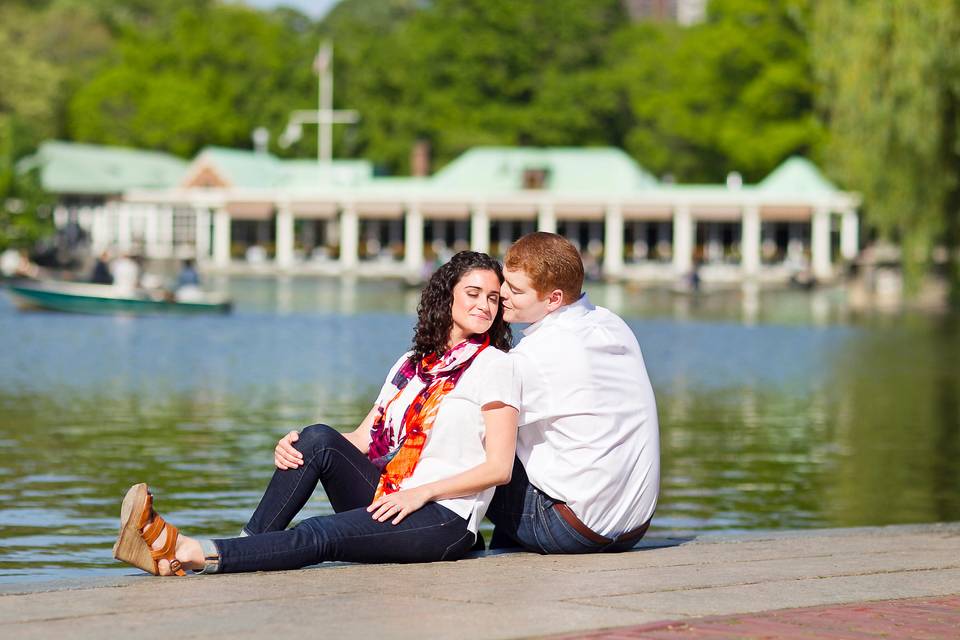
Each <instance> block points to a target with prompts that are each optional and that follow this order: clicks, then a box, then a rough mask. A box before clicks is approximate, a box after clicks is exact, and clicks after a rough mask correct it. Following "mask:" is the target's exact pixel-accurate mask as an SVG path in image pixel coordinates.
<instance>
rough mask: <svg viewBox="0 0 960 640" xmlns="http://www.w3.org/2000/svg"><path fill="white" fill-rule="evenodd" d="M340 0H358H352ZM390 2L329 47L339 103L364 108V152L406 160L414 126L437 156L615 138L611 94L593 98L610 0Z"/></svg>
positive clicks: (612, 15)
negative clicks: (364, 28)
mask: <svg viewBox="0 0 960 640" xmlns="http://www.w3.org/2000/svg"><path fill="white" fill-rule="evenodd" d="M344 5H345V6H344V10H346V9H347V8H350V9H356V10H357V11H359V5H360V3H359V1H357V2H352V3H351V2H350V0H346V2H345V3H344ZM415 5H423V6H420V7H419V8H417V6H415ZM338 9H339V7H338ZM393 11H394V13H393V15H394V16H396V17H397V20H396V21H395V22H394V23H393V24H391V25H389V26H387V27H386V28H385V29H382V30H375V29H371V30H369V31H368V32H367V33H366V34H357V32H356V31H352V33H354V34H357V37H358V38H359V39H360V40H361V41H363V43H362V44H357V43H350V44H346V45H345V46H344V49H345V50H346V53H345V54H344V56H343V57H338V69H337V73H338V76H337V86H338V87H339V88H338V92H340V91H341V88H342V92H341V93H340V96H341V97H342V99H343V102H342V104H345V105H347V106H349V107H352V108H356V109H358V110H359V111H360V113H361V117H362V119H363V120H362V122H361V124H360V127H359V133H358V137H359V140H358V144H357V147H358V149H359V150H361V151H362V152H363V153H364V154H365V155H367V156H368V157H370V158H371V159H373V160H374V161H375V162H378V163H380V164H383V165H386V166H388V167H390V168H391V169H393V170H397V171H405V170H406V169H407V163H408V159H409V153H410V149H411V146H412V145H413V143H414V141H415V140H417V139H418V138H426V139H429V140H430V142H431V143H432V147H433V152H434V157H435V159H436V161H437V164H438V165H439V164H442V163H444V162H446V161H448V160H450V159H451V158H453V157H455V156H457V155H458V154H460V153H462V152H463V151H464V150H465V149H467V148H469V147H472V146H475V145H480V144H581V143H590V142H594V143H604V144H611V143H614V144H615V143H616V142H617V139H618V136H619V135H620V132H619V131H617V130H616V129H611V128H610V126H609V125H610V123H611V122H614V121H616V118H615V115H616V112H617V108H616V100H614V99H606V98H604V99H598V98H599V96H598V95H597V94H599V93H600V92H602V91H604V90H607V89H608V88H610V83H608V82H605V81H604V79H603V78H602V76H595V75H593V74H594V72H597V71H599V70H600V69H601V68H602V67H603V65H604V62H605V53H606V50H607V44H608V42H609V40H610V38H611V37H612V36H613V34H614V33H615V32H616V31H617V30H618V29H620V28H621V27H623V26H624V25H625V24H626V16H625V14H624V12H623V9H622V6H621V4H620V2H619V1H618V0H604V1H602V2H590V3H584V2H579V1H578V0H557V1H555V2H549V3H545V2H484V1H481V0H457V1H455V0H436V1H435V2H431V3H403V2H396V3H394V7H393ZM380 15H381V18H382V16H383V15H384V14H380ZM329 20H331V21H332V22H333V23H334V24H333V28H331V32H332V33H333V35H334V37H335V38H336V42H337V43H339V42H340V41H341V35H342V34H343V32H344V30H343V29H342V27H341V25H342V24H343V22H344V21H343V20H342V18H341V16H340V15H338V14H337V10H334V12H332V13H331V16H330V18H329ZM337 47H338V51H340V48H341V45H340V44H337ZM354 51H355V52H358V53H357V54H354V53H352V52H354ZM568 86H569V88H570V89H571V90H567V88H568Z"/></svg>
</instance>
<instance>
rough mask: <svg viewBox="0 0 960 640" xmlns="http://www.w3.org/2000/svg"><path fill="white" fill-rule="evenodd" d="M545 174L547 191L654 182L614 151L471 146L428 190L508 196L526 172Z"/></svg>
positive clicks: (629, 186) (642, 185) (618, 188)
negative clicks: (465, 191)
mask: <svg viewBox="0 0 960 640" xmlns="http://www.w3.org/2000/svg"><path fill="white" fill-rule="evenodd" d="M527 170H544V171H546V181H545V184H544V187H543V190H545V191H549V192H586V193H591V192H611V191H619V192H622V191H634V190H636V189H643V188H650V187H655V186H657V180H656V178H654V177H653V176H652V175H651V174H649V173H647V172H646V171H644V170H643V168H642V167H640V165H638V164H637V163H636V162H635V161H634V160H633V159H632V158H631V157H630V156H628V155H627V154H626V153H624V152H623V151H621V150H620V149H616V148H614V147H585V148H575V147H549V148H536V147H475V148H473V149H470V150H469V151H467V152H466V153H464V154H463V155H461V156H459V157H458V158H457V159H456V160H454V161H453V162H451V163H450V164H448V165H447V166H446V167H444V168H443V169H441V170H440V171H438V172H437V173H436V174H435V175H434V176H433V178H432V179H431V180H430V183H431V186H432V187H439V188H444V189H471V190H481V191H485V192H488V193H490V192H509V191H516V190H520V189H522V188H523V180H524V172H525V171H527Z"/></svg>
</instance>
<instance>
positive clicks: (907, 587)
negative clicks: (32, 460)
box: [0, 523, 960, 640]
mask: <svg viewBox="0 0 960 640" xmlns="http://www.w3.org/2000/svg"><path fill="white" fill-rule="evenodd" d="M651 535H652V537H651V538H649V539H647V540H645V541H643V542H642V543H641V544H640V545H639V546H638V548H637V549H636V550H635V551H633V552H631V553H624V554H611V555H594V556H537V555H533V554H526V553H510V554H488V555H485V556H483V557H477V558H471V559H466V560H461V561H459V562H449V563H436V564H426V565H381V566H360V565H325V566H321V567H316V568H311V569H306V570H301V571H289V572H276V573H258V574H243V575H222V576H198V577H190V578H185V579H184V578H180V579H174V578H168V579H160V578H152V577H148V576H136V575H131V576H128V577H123V578H119V579H99V580H91V581H89V582H85V583H78V582H71V583H48V584H41V585H30V586H28V587H25V586H24V585H6V586H3V587H0V629H2V635H3V637H4V638H56V637H97V638H115V637H134V636H135V637H136V638H138V640H141V639H146V638H155V637H156V638H159V637H164V638H170V637H178V638H179V637H215V636H222V635H229V636H232V637H244V638H247V637H249V638H261V637H265V636H271V637H274V638H279V637H314V636H322V637H328V638H343V637H347V638H353V637H381V638H483V639H496V638H518V637H541V636H548V635H554V634H570V633H579V634H582V635H586V636H589V635H590V633H589V632H591V631H593V630H598V629H611V631H610V632H608V633H609V634H610V635H607V636H606V637H624V638H626V637H631V638H639V637H645V636H642V635H635V634H634V635H617V634H614V632H613V629H612V628H616V627H626V626H628V625H632V626H634V628H635V629H634V631H636V626H637V625H646V626H647V627H648V628H651V629H652V628H653V627H650V625H651V624H652V623H661V624H660V625H659V626H660V628H664V625H663V624H662V623H664V621H674V623H673V625H672V627H671V628H672V629H676V630H682V628H681V627H679V626H678V625H683V624H687V625H688V630H689V629H692V628H695V627H696V624H697V623H698V622H700V623H704V624H715V623H716V620H712V619H704V617H716V616H730V615H733V614H737V615H741V617H744V616H742V614H748V613H753V612H764V611H771V610H778V609H790V608H796V607H824V606H833V605H841V604H846V603H864V602H877V601H884V600H894V599H903V598H941V599H943V598H945V597H946V596H956V595H960V523H955V524H940V525H924V526H898V527H883V528H864V529H835V530H817V531H804V532H775V533H759V534H747V535H736V536H704V537H700V538H697V539H694V540H684V539H674V538H665V537H657V533H656V532H655V531H654V532H652V534H651ZM108 552H109V550H108V549H105V550H104V553H108ZM28 591H29V592H28ZM943 601H944V602H947V603H948V604H947V607H948V610H949V608H950V606H951V605H950V604H949V603H950V602H953V603H956V602H957V599H953V600H950V599H944V600H943ZM877 606H879V603H878V605H877ZM824 611H826V610H824ZM748 617H749V616H748ZM753 617H756V616H753ZM655 626H656V625H654V627H655ZM668 626H669V625H668ZM918 631H922V629H918ZM624 633H627V632H626V631H624ZM304 634H307V635H306V636H304ZM958 636H960V634H958ZM654 637H659V636H654ZM664 637H777V636H776V635H770V634H766V635H761V636H749V635H746V636H739V635H736V634H735V635H733V636H729V635H728V636H723V635H718V634H717V633H702V634H700V635H695V634H689V635H686V636H685V635H683V634H680V635H674V636H664ZM794 637H816V634H814V635H805V634H799V635H795V636H794ZM825 637H830V634H827V635H826V636H825ZM833 637H837V636H836V635H835V634H834V636H833ZM850 637H857V636H855V635H854V636H850ZM890 637H902V636H901V635H900V634H899V633H891V634H890ZM907 637H909V636H907ZM917 637H938V636H930V635H926V636H924V635H923V634H922V633H919V634H918V636H917Z"/></svg>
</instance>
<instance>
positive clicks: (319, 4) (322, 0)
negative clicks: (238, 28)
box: [242, 0, 340, 18]
mask: <svg viewBox="0 0 960 640" xmlns="http://www.w3.org/2000/svg"><path fill="white" fill-rule="evenodd" d="M242 1H243V3H244V4H249V5H251V6H254V7H262V8H266V9H270V8H273V7H293V8H294V9H299V10H300V11H302V12H303V13H305V14H307V15H308V16H310V17H312V18H322V17H323V16H325V15H326V14H327V12H328V11H330V9H331V8H332V7H333V5H335V4H337V2H339V1H340V0H242Z"/></svg>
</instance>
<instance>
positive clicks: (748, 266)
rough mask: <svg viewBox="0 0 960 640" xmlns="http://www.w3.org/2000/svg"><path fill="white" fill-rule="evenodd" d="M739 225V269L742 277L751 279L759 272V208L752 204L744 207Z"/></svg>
mask: <svg viewBox="0 0 960 640" xmlns="http://www.w3.org/2000/svg"><path fill="white" fill-rule="evenodd" d="M741 224H742V227H741V231H740V256H741V267H742V268H743V274H744V276H747V277H748V278H753V277H756V276H757V274H759V272H760V207H758V206H757V205H756V204H753V203H750V204H747V205H746V206H744V207H743V219H742V222H741Z"/></svg>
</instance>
